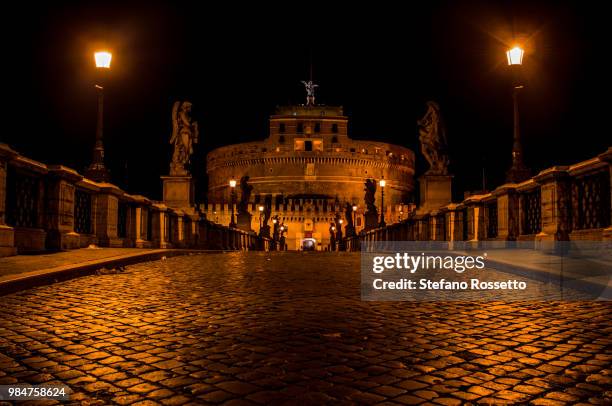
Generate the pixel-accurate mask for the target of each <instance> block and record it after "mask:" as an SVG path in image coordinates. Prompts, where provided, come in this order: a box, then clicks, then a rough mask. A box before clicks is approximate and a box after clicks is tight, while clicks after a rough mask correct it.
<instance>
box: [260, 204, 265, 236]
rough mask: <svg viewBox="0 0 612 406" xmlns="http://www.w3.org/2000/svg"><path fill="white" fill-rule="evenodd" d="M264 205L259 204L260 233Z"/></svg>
mask: <svg viewBox="0 0 612 406" xmlns="http://www.w3.org/2000/svg"><path fill="white" fill-rule="evenodd" d="M263 211H264V207H263V206H262V205H259V233H260V234H261V218H262V217H261V216H262V215H263Z"/></svg>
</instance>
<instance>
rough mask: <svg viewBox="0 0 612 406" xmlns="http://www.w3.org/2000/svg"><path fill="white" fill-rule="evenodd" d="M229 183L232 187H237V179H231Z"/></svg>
mask: <svg viewBox="0 0 612 406" xmlns="http://www.w3.org/2000/svg"><path fill="white" fill-rule="evenodd" d="M229 185H230V187H232V188H234V187H236V179H230V181H229Z"/></svg>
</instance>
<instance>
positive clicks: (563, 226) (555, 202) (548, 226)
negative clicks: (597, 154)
mask: <svg viewBox="0 0 612 406" xmlns="http://www.w3.org/2000/svg"><path fill="white" fill-rule="evenodd" d="M534 180H535V181H536V182H538V183H539V184H540V185H541V186H540V193H541V201H540V204H541V213H542V231H541V232H540V233H539V234H538V235H537V236H536V241H567V240H569V232H570V229H571V224H570V211H571V190H570V184H569V176H568V173H567V167H553V168H550V169H547V170H545V171H542V172H540V173H539V174H538V175H537V176H535V177H534Z"/></svg>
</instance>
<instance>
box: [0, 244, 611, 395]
mask: <svg viewBox="0 0 612 406" xmlns="http://www.w3.org/2000/svg"><path fill="white" fill-rule="evenodd" d="M359 288H360V281H359V256H358V255H354V254H336V253H325V254H323V253H303V254H299V253H273V254H266V253H248V254H245V253H231V254H205V255H198V256H189V257H177V258H171V259H168V260H166V261H158V262H150V263H144V264H139V265H133V266H130V267H128V268H127V270H126V271H125V272H122V273H117V274H104V275H94V276H88V277H83V278H79V279H75V280H71V281H67V282H62V283H58V284H55V285H52V286H46V287H40V288H35V289H31V290H29V291H26V292H21V293H16V294H12V295H8V296H4V297H0V384H11V383H16V382H29V383H42V382H47V383H53V382H55V383H60V382H61V383H65V384H67V385H69V386H70V387H71V388H72V389H73V391H74V392H75V393H74V394H73V396H72V402H73V403H74V404H120V405H124V404H137V405H153V404H163V405H179V404H208V403H226V404H231V405H243V404H245V405H246V404H283V403H286V404H317V405H319V404H328V403H329V404H378V403H381V404H389V405H391V404H441V405H455V404H461V403H466V402H471V403H474V404H476V403H478V404H481V403H482V404H504V403H515V404H529V403H532V404H535V405H557V404H574V403H591V404H606V403H608V404H609V403H610V397H611V395H612V392H611V386H612V385H611V383H612V376H611V373H610V372H611V370H610V364H611V360H612V351H611V350H610V348H611V347H610V342H611V337H612V334H611V333H612V304H610V303H609V302H513V303H504V302H446V303H435V302H430V303H415V302H362V301H361V300H360V297H359ZM0 403H1V402H0ZM39 403H40V404H46V403H44V402H39ZM48 403H49V404H52V403H53V402H48Z"/></svg>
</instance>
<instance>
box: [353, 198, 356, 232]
mask: <svg viewBox="0 0 612 406" xmlns="http://www.w3.org/2000/svg"><path fill="white" fill-rule="evenodd" d="M356 217H357V205H356V204H354V205H353V228H354V229H355V230H357V218H356Z"/></svg>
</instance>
